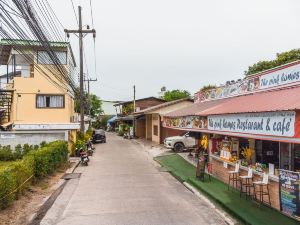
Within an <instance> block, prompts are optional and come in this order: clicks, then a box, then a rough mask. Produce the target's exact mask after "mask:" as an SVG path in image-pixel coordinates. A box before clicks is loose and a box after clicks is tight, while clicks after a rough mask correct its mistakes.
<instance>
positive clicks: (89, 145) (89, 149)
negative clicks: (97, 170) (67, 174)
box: [86, 140, 95, 156]
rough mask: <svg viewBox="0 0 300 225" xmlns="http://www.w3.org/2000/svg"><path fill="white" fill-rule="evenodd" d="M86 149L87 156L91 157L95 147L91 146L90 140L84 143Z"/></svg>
mask: <svg viewBox="0 0 300 225" xmlns="http://www.w3.org/2000/svg"><path fill="white" fill-rule="evenodd" d="M86 149H87V153H88V155H89V156H92V155H93V154H94V151H95V147H94V146H93V143H92V141H91V140H88V141H87V143H86Z"/></svg>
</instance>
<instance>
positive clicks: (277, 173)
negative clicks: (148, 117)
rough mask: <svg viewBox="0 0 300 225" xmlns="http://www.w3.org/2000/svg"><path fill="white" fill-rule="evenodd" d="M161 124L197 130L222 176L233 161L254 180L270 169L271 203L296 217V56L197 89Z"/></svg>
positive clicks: (299, 145)
mask: <svg viewBox="0 0 300 225" xmlns="http://www.w3.org/2000/svg"><path fill="white" fill-rule="evenodd" d="M163 126H164V127H167V128H172V129H177V130H178V129H179V130H187V131H197V132H200V133H201V139H202V140H204V143H205V140H206V141H207V146H204V147H205V148H207V150H208V152H209V156H210V157H209V158H210V163H211V165H212V173H213V175H214V176H215V177H217V178H218V179H220V180H222V181H224V182H228V178H229V176H228V171H230V170H234V166H235V164H236V163H239V164H240V174H241V175H245V174H247V171H248V168H252V169H253V171H254V172H253V173H254V180H261V179H262V176H263V173H266V174H268V177H269V195H270V200H271V204H270V205H271V207H273V208H275V209H277V210H279V211H281V212H282V213H284V214H286V215H288V216H291V217H293V218H295V219H298V220H299V218H300V200H299V184H300V178H299V177H300V175H299V172H300V61H296V62H293V63H290V64H286V65H283V66H280V67H277V68H274V69H270V70H268V71H264V72H262V73H259V74H255V75H252V76H249V77H246V78H245V79H243V80H239V81H237V82H230V83H227V85H224V86H220V87H217V88H214V89H210V90H208V91H204V92H201V91H200V92H198V93H196V94H195V102H194V104H193V105H192V106H188V107H185V108H183V109H180V110H177V111H173V112H171V113H168V114H167V115H165V117H164V122H163ZM199 143H203V141H202V142H201V140H200V141H199Z"/></svg>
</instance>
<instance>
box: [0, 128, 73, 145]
mask: <svg viewBox="0 0 300 225" xmlns="http://www.w3.org/2000/svg"><path fill="white" fill-rule="evenodd" d="M68 139H69V132H68V131H7V132H0V145H2V146H5V145H10V146H11V147H12V148H14V147H15V146H16V145H18V144H21V145H24V144H29V145H39V144H40V143H41V142H43V141H46V142H51V141H57V140H64V141H68Z"/></svg>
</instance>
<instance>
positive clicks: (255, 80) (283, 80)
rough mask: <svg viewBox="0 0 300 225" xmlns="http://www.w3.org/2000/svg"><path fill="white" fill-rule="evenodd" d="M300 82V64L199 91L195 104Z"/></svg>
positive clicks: (195, 97)
mask: <svg viewBox="0 0 300 225" xmlns="http://www.w3.org/2000/svg"><path fill="white" fill-rule="evenodd" d="M299 82H300V62H296V63H293V64H291V65H288V66H285V67H282V68H277V69H274V70H270V71H268V72H266V73H264V74H259V75H256V76H250V77H246V78H244V79H242V80H238V81H236V82H235V81H231V82H228V84H226V85H223V86H220V87H216V88H212V89H209V90H205V91H199V92H198V93H196V94H195V96H194V99H195V103H197V102H203V101H209V100H215V99H223V98H229V97H234V96H239V95H245V94H248V93H253V92H259V91H264V90H267V89H271V88H279V87H283V86H289V85H292V84H299Z"/></svg>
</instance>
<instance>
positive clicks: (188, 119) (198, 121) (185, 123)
mask: <svg viewBox="0 0 300 225" xmlns="http://www.w3.org/2000/svg"><path fill="white" fill-rule="evenodd" d="M163 126H164V127H170V128H192V129H204V128H207V118H206V117H202V116H182V117H176V118H169V117H164V120H163Z"/></svg>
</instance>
